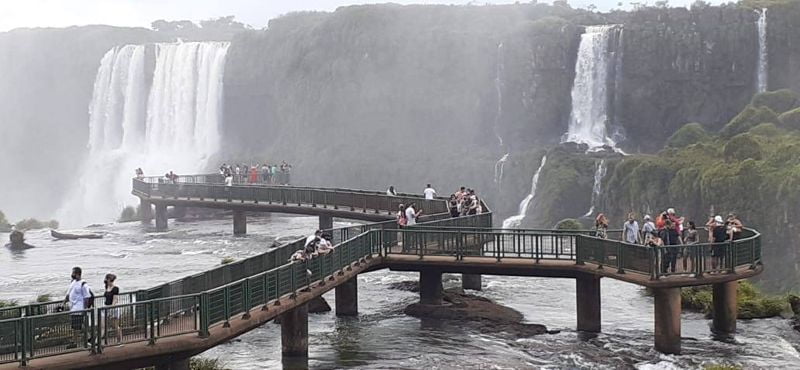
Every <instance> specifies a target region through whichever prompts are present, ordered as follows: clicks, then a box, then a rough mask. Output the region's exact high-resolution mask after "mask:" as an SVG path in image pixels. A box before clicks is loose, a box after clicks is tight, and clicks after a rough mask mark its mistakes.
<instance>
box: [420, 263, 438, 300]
mask: <svg viewBox="0 0 800 370" xmlns="http://www.w3.org/2000/svg"><path fill="white" fill-rule="evenodd" d="M419 303H422V304H435V305H440V304H442V272H441V271H436V270H433V271H430V270H423V271H420V272H419Z"/></svg>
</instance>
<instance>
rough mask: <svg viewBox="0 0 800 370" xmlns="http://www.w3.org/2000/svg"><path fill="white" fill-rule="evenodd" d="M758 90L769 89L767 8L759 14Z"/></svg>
mask: <svg viewBox="0 0 800 370" xmlns="http://www.w3.org/2000/svg"><path fill="white" fill-rule="evenodd" d="M756 26H757V27H756V28H757V29H758V69H757V85H758V92H764V91H767V8H764V9H761V12H759V14H758V22H757V24H756Z"/></svg>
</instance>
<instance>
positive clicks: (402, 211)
mask: <svg viewBox="0 0 800 370" xmlns="http://www.w3.org/2000/svg"><path fill="white" fill-rule="evenodd" d="M406 225H408V218H406V206H405V205H404V204H402V203H400V205H399V206H398V207H397V228H398V229H402V228H404V227H406Z"/></svg>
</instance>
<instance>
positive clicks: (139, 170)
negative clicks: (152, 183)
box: [136, 167, 144, 180]
mask: <svg viewBox="0 0 800 370" xmlns="http://www.w3.org/2000/svg"><path fill="white" fill-rule="evenodd" d="M143 178H144V171H142V168H141V167H139V168H137V169H136V179H137V180H141V179H143Z"/></svg>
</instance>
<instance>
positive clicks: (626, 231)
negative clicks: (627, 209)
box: [622, 212, 640, 244]
mask: <svg viewBox="0 0 800 370" xmlns="http://www.w3.org/2000/svg"><path fill="white" fill-rule="evenodd" d="M622 230H623V232H622V234H623V237H624V240H625V242H626V243H630V244H639V242H640V240H639V223H638V222H636V220H635V219H634V218H633V212H631V213H628V219H627V220H626V221H625V224H624V225H623V226H622Z"/></svg>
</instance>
